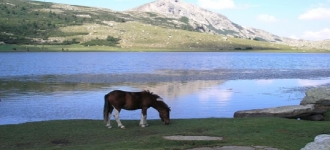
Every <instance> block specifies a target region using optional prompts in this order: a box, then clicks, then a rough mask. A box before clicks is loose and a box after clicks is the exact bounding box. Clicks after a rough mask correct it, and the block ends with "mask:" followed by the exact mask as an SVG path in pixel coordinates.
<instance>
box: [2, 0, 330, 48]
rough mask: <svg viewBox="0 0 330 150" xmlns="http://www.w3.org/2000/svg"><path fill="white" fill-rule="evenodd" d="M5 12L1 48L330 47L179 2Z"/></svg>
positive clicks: (5, 7)
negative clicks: (115, 8)
mask: <svg viewBox="0 0 330 150" xmlns="http://www.w3.org/2000/svg"><path fill="white" fill-rule="evenodd" d="M0 10H1V11H0V16H1V17H0V50H3V49H5V48H6V49H9V50H11V49H12V50H14V49H22V48H24V49H25V50H27V49H29V50H33V49H36V50H39V48H38V45H39V46H42V47H41V48H40V49H44V47H43V45H48V46H49V47H54V49H56V50H61V49H63V47H65V46H68V47H70V45H73V46H72V47H75V49H77V50H82V49H86V50H91V49H92V50H108V49H116V50H141V51H145V50H152V51H154V50H162V51H163V50H165V51H172V50H175V51H177V50H180V51H232V50H290V49H301V48H303V49H311V48H312V49H320V48H322V49H330V47H329V45H330V44H329V43H330V41H322V42H311V41H301V40H292V39H288V38H282V37H278V36H276V35H272V34H270V33H268V32H266V31H262V30H258V29H254V28H245V27H242V26H240V25H237V24H235V23H233V22H231V21H230V20H229V19H228V18H227V17H225V16H223V15H220V14H217V13H213V12H211V11H208V10H205V9H202V8H199V7H196V6H193V5H191V4H188V3H184V2H183V1H179V0H176V1H175V0H159V1H156V2H153V3H149V4H145V5H143V6H140V7H138V8H136V9H132V10H129V11H123V12H121V11H113V10H110V9H106V8H95V7H87V6H78V5H66V4H59V3H49V2H40V1H32V0H0ZM205 33H210V34H205ZM224 35H225V36H224ZM251 39H253V40H251ZM268 41H271V42H268ZM288 45H289V46H288ZM28 47H29V48H28ZM72 47H70V49H73V48H72Z"/></svg>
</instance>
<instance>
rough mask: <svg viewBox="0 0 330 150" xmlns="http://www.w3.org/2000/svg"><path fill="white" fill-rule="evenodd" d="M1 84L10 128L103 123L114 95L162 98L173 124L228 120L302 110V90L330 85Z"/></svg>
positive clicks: (128, 115)
mask: <svg viewBox="0 0 330 150" xmlns="http://www.w3.org/2000/svg"><path fill="white" fill-rule="evenodd" d="M0 83H1V87H0V91H1V93H0V99H1V100H2V101H1V102H0V124H12V123H23V122H29V121H43V120H58V119H100V120H101V119H102V109H103V104H104V100H103V96H104V94H106V93H108V92H109V91H111V90H114V89H122V90H128V91H141V90H144V89H146V90H150V91H152V92H154V93H156V94H158V95H160V96H161V97H163V98H164V99H165V101H166V103H167V104H168V105H169V106H170V107H171V109H172V112H171V118H206V117H227V118H230V117H232V116H233V113H234V112H235V111H238V110H246V109H257V108H266V107H276V106H284V105H298V104H299V103H300V100H301V99H302V98H303V97H304V92H305V90H306V89H304V88H310V87H311V86H322V85H329V84H330V78H325V79H318V80H301V79H270V80H228V81H223V80H196V81H191V82H177V81H174V82H149V83H133V82H122V83H107V84H101V83H100V84H88V83H61V84H60V83H56V84H55V83H39V82H19V81H1V82H0ZM300 88H303V89H300ZM297 89H299V90H297ZM140 113H141V112H140V110H137V111H122V113H121V118H122V119H124V120H125V119H135V120H138V119H139V117H140ZM158 118H159V116H158V114H157V112H156V111H155V110H153V109H149V110H148V119H158Z"/></svg>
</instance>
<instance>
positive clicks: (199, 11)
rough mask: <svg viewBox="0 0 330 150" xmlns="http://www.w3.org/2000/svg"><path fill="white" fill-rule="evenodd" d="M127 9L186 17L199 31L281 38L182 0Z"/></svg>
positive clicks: (172, 16) (264, 38) (269, 40)
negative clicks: (244, 25) (239, 23)
mask: <svg viewBox="0 0 330 150" xmlns="http://www.w3.org/2000/svg"><path fill="white" fill-rule="evenodd" d="M129 11H138V12H154V13H158V14H163V15H165V16H166V17H169V18H177V19H182V20H183V19H186V20H187V22H188V23H189V25H191V26H193V27H194V28H195V29H197V30H199V31H201V32H208V33H214V34H220V35H226V36H232V37H238V38H245V39H254V40H259V41H268V42H281V41H282V40H283V39H282V38H281V37H279V36H277V35H273V34H271V33H269V32H266V31H263V30H260V29H255V28H246V27H243V26H240V25H238V24H235V23H233V22H231V21H230V20H229V19H228V18H227V17H226V16H223V15H221V14H218V13H214V12H212V11H209V10H206V9H203V8H200V7H197V6H194V5H192V4H189V3H186V2H184V1H182V0H157V1H154V2H151V3H147V4H145V5H142V6H139V7H137V8H134V9H131V10H129Z"/></svg>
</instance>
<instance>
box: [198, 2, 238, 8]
mask: <svg viewBox="0 0 330 150" xmlns="http://www.w3.org/2000/svg"><path fill="white" fill-rule="evenodd" d="M197 4H198V5H199V6H200V7H203V8H206V9H231V8H235V3H234V1H233V0H198V1H197Z"/></svg>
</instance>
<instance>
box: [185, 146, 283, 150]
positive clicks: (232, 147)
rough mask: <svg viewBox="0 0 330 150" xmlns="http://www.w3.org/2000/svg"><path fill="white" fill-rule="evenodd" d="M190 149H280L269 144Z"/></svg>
mask: <svg viewBox="0 0 330 150" xmlns="http://www.w3.org/2000/svg"><path fill="white" fill-rule="evenodd" d="M188 150H279V149H277V148H272V147H268V146H223V147H200V148H193V149H188Z"/></svg>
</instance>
